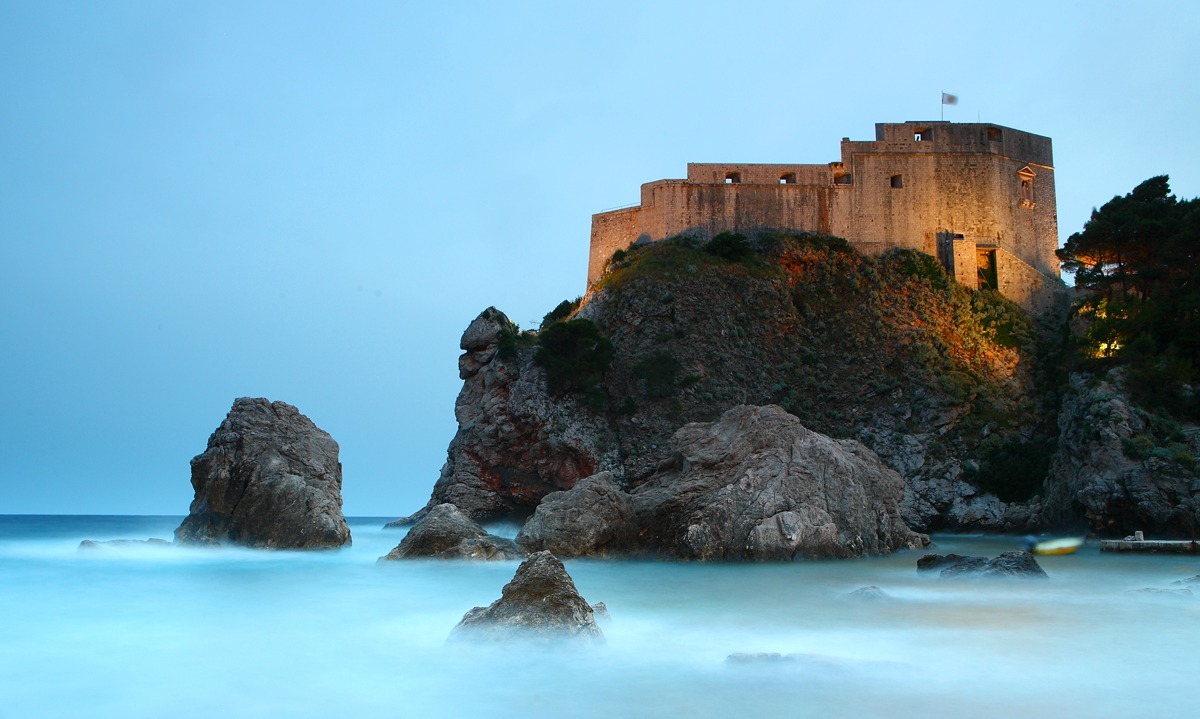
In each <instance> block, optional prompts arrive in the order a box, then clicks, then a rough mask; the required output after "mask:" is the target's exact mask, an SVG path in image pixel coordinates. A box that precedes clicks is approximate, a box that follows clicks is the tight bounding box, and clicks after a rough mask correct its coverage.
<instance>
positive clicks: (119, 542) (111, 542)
mask: <svg viewBox="0 0 1200 719" xmlns="http://www.w3.org/2000/svg"><path fill="white" fill-rule="evenodd" d="M169 546H171V543H170V542H168V541H167V540H165V539H158V538H157V537H151V538H150V539H85V540H83V541H82V542H80V543H79V551H81V552H83V551H92V550H97V549H122V548H126V547H169Z"/></svg>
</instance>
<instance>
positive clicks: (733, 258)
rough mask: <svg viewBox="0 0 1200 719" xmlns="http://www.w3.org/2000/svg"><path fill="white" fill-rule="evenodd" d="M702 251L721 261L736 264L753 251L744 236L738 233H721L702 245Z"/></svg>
mask: <svg viewBox="0 0 1200 719" xmlns="http://www.w3.org/2000/svg"><path fill="white" fill-rule="evenodd" d="M704 251H705V252H707V253H708V254H710V255H716V256H717V257H720V258H721V259H723V260H728V261H730V262H738V261H740V260H744V259H746V258H747V257H749V256H750V254H751V252H752V251H753V250H752V248H751V247H750V242H749V241H748V240H747V239H746V236H745V235H743V234H741V233H738V232H722V233H721V234H719V235H717V236H716V237H714V238H712V239H711V240H709V241H708V243H707V244H705V245H704Z"/></svg>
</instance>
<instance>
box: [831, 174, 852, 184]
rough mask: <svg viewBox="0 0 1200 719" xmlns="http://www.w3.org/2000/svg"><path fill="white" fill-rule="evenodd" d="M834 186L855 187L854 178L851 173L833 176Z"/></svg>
mask: <svg viewBox="0 0 1200 719" xmlns="http://www.w3.org/2000/svg"><path fill="white" fill-rule="evenodd" d="M833 184H835V185H853V184H854V176H853V175H851V174H850V173H849V172H843V173H841V174H838V175H834V176H833Z"/></svg>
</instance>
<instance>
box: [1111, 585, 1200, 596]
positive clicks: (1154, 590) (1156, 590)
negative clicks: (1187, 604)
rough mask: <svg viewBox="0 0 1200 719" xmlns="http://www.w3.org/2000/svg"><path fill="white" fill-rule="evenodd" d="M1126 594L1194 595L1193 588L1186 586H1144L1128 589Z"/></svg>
mask: <svg viewBox="0 0 1200 719" xmlns="http://www.w3.org/2000/svg"><path fill="white" fill-rule="evenodd" d="M1125 593H1126V594H1138V595H1143V596H1153V597H1172V598H1185V597H1191V596H1193V594H1192V590H1190V589H1188V588H1186V587H1184V588H1180V589H1163V588H1162V587H1142V588H1141V589H1127V590H1125Z"/></svg>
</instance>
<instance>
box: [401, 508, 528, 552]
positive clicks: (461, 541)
mask: <svg viewBox="0 0 1200 719" xmlns="http://www.w3.org/2000/svg"><path fill="white" fill-rule="evenodd" d="M523 556H525V555H524V554H522V553H521V551H520V550H519V549H517V545H515V544H514V543H513V542H512V540H510V539H504V538H503V537H497V536H494V535H491V534H488V533H487V532H486V531H484V530H483V528H482V527H480V526H479V525H478V524H476V523H475V522H472V521H471V519H470V517H468V516H467V515H465V514H463V513H462V512H461V511H459V509H458V507H455V506H454V505H453V504H439V505H437V506H436V507H434V508H433V509H431V510H429V512H428V513H427V514H426V515H425V516H424V517H422V518H421V519H420V520H418V521H417V523H416V524H414V525H413V528H412V529H410V530H409V531H408V534H406V535H405V536H404V539H403V540H401V541H400V544H399V545H397V546H396V548H395V549H393V550H392V551H390V552H388V553H387V555H386V556H383V557H380V560H381V561H382V560H387V559H415V558H422V557H433V558H437V559H520V558H521V557H523Z"/></svg>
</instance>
